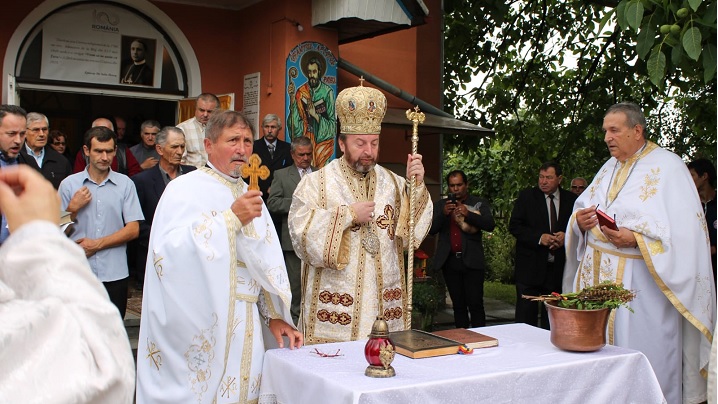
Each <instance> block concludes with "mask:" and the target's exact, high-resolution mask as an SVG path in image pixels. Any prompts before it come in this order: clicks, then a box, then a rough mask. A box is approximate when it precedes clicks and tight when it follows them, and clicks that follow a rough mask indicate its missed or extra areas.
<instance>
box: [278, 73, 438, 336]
mask: <svg viewBox="0 0 718 404" xmlns="http://www.w3.org/2000/svg"><path fill="white" fill-rule="evenodd" d="M336 111H337V115H338V117H339V121H340V128H341V129H340V134H339V138H338V140H339V147H340V148H341V150H342V152H343V153H344V155H343V156H342V157H341V158H338V159H336V160H333V161H332V162H330V163H329V164H327V165H326V166H324V168H323V169H321V170H319V171H317V172H316V173H313V174H312V175H309V176H306V177H304V178H303V180H302V181H301V182H300V183H299V185H298V186H297V189H296V191H295V192H294V195H293V200H292V205H291V208H290V210H289V218H290V221H289V232H290V235H291V238H292V244H293V245H294V250H295V252H296V253H297V255H298V256H299V258H300V259H301V260H302V261H304V270H305V272H304V275H303V279H304V280H305V282H303V285H304V297H303V302H302V313H301V319H300V324H302V325H303V327H304V330H305V341H306V342H307V343H309V344H316V343H323V342H334V341H350V340H357V339H361V338H366V336H367V335H368V334H369V333H370V331H371V327H372V324H373V322H374V320H376V318H377V316H382V317H383V318H384V320H386V321H387V323H388V325H389V331H399V330H403V329H404V326H405V319H404V317H405V316H406V315H407V314H408V313H407V311H406V301H405V296H406V290H405V275H404V250H405V249H406V248H407V246H408V240H409V238H408V235H409V234H408V233H409V214H410V213H409V193H408V187H407V182H406V180H405V179H404V178H402V177H400V176H398V175H396V174H394V173H392V172H391V171H389V170H387V169H385V168H383V167H381V166H379V165H377V164H376V159H377V156H378V154H379V133H380V132H381V121H382V119H383V118H384V113H385V112H386V97H385V96H384V95H383V94H382V93H381V92H380V91H378V90H376V89H373V88H369V87H363V86H359V87H352V88H347V89H345V90H343V91H342V92H341V93H339V96H338V97H337V101H336ZM421 159H422V156H421V155H419V154H414V155H408V158H407V177H411V176H415V178H416V184H417V189H416V210H415V216H414V222H415V228H414V237H415V239H416V241H417V243H421V241H422V240H423V239H424V237H425V236H426V234H427V233H428V231H429V228H430V227H431V216H432V210H433V204H432V202H431V199H430V197H429V192H428V191H427V189H426V186H425V185H424V166H423V164H422V162H421Z"/></svg>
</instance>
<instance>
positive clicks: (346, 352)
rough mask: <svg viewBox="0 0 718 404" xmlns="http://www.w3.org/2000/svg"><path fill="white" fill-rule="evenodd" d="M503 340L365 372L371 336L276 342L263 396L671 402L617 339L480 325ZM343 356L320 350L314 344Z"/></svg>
mask: <svg viewBox="0 0 718 404" xmlns="http://www.w3.org/2000/svg"><path fill="white" fill-rule="evenodd" d="M475 330H476V331H479V332H481V333H483V334H486V335H490V336H492V337H495V338H498V339H499V346H498V347H494V348H483V349H476V350H474V353H473V354H472V355H448V356H440V357H434V358H424V359H410V358H407V357H404V356H402V355H399V354H397V355H396V357H395V359H394V362H393V363H392V366H393V367H394V369H396V376H395V377H392V378H386V379H374V378H370V377H366V376H364V370H365V369H366V367H367V362H366V360H365V359H364V345H365V344H366V340H361V341H353V342H344V343H332V344H322V345H311V346H305V347H302V348H301V349H295V350H289V349H271V350H269V351H267V353H266V355H265V358H264V369H263V372H262V383H261V389H260V400H259V401H260V403H280V404H293V403H297V404H315V403H331V404H343V403H347V404H348V403H352V404H359V403H361V404H370V403H371V404H374V403H377V404H379V403H386V404H399V403H419V404H429V403H491V404H499V403H551V404H556V403H562V404H563V403H600V404H604V403H649V404H656V403H661V402H665V401H664V399H663V395H662V393H661V388H660V386H659V385H658V381H657V380H656V376H655V374H654V373H653V369H652V368H651V365H650V364H649V362H648V360H647V359H646V357H645V356H644V355H643V354H642V353H640V352H638V351H633V350H630V349H625V348H619V347H615V346H611V345H607V346H605V347H604V348H603V349H601V350H599V351H597V352H590V353H574V352H566V351H561V350H560V349H558V348H556V347H554V346H553V345H552V344H551V342H550V341H549V332H548V331H546V330H543V329H540V328H536V327H531V326H529V325H526V324H506V325H498V326H492V327H483V328H478V329H475ZM315 348H316V349H318V350H319V351H320V352H323V353H327V354H333V353H334V352H336V351H337V350H338V349H339V350H341V352H340V353H341V354H343V356H338V357H321V356H319V355H317V354H315V353H313V351H314V349H315Z"/></svg>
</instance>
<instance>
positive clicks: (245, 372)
mask: <svg viewBox="0 0 718 404" xmlns="http://www.w3.org/2000/svg"><path fill="white" fill-rule="evenodd" d="M244 307H245V311H244V318H246V319H247V328H246V329H245V333H244V341H243V344H242V362H241V365H240V370H239V375H240V377H241V380H240V385H239V393H240V397H239V402H241V403H244V402H246V401H247V397H248V396H249V376H250V375H251V372H252V351H253V348H254V346H253V345H252V344H253V341H252V340H253V339H254V312H253V307H252V305H251V304H245V305H244ZM260 338H261V337H260ZM225 372H226V369H225Z"/></svg>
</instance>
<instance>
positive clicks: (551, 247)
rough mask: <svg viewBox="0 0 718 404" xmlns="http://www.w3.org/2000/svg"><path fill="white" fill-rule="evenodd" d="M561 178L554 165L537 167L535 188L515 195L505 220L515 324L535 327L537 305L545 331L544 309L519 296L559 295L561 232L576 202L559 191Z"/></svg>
mask: <svg viewBox="0 0 718 404" xmlns="http://www.w3.org/2000/svg"><path fill="white" fill-rule="evenodd" d="M562 179H563V176H562V171H561V167H560V166H559V165H558V164H557V163H555V162H547V163H544V164H543V165H541V167H540V169H539V182H538V187H533V188H527V189H525V190H523V191H521V192H520V193H519V197H518V198H517V199H516V202H515V203H514V209H513V212H511V220H510V221H509V231H510V232H511V234H512V235H513V236H514V237H516V262H515V265H516V266H515V268H514V277H515V280H516V322H517V323H526V324H530V325H533V326H537V325H538V318H537V317H538V308H539V306H540V307H541V327H542V328H545V329H549V322H548V315H547V313H546V308H545V307H544V306H543V304H539V303H536V302H532V301H530V300H528V299H523V298H522V297H521V296H522V295H531V296H538V295H545V294H550V293H551V292H558V293H561V283H562V280H563V279H562V277H563V266H564V263H565V262H566V250H565V249H564V245H563V243H564V235H565V234H564V232H565V231H566V226H567V225H568V221H569V219H570V217H571V213H572V211H573V203H574V202H575V201H576V195H575V194H574V193H572V192H569V191H566V190H563V189H561V187H560V184H561V180H562Z"/></svg>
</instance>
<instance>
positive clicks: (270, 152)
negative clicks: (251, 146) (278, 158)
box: [267, 144, 274, 160]
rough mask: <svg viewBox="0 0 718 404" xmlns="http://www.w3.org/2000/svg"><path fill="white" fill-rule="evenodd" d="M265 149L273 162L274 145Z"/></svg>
mask: <svg viewBox="0 0 718 404" xmlns="http://www.w3.org/2000/svg"><path fill="white" fill-rule="evenodd" d="M267 148H268V149H269V158H270V159H272V160H274V145H273V144H270V145H267Z"/></svg>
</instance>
